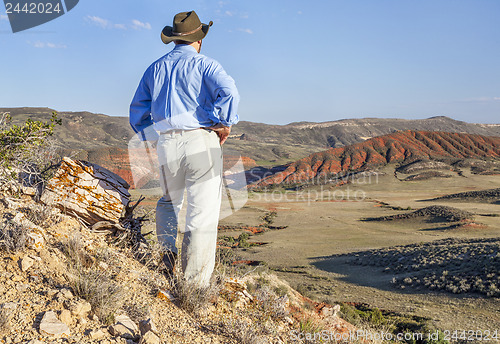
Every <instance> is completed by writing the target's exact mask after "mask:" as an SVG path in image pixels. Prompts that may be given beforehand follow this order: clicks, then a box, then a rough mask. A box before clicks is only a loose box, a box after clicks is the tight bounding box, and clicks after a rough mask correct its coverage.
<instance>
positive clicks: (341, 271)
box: [221, 166, 500, 331]
mask: <svg viewBox="0 0 500 344" xmlns="http://www.w3.org/2000/svg"><path fill="white" fill-rule="evenodd" d="M378 172H379V174H378V176H376V177H372V178H371V180H365V182H362V183H350V184H346V185H344V186H342V187H330V186H328V185H326V186H325V185H323V186H319V185H317V186H312V187H309V188H306V189H302V190H299V191H274V192H272V193H251V194H250V199H249V201H248V202H247V204H246V205H245V207H244V208H243V209H240V210H239V211H237V212H236V213H234V214H233V215H231V216H229V217H227V218H225V219H223V220H222V221H221V224H223V225H240V226H241V225H247V226H248V225H250V226H256V225H258V224H259V223H261V222H262V219H261V217H262V216H263V215H264V214H266V213H267V212H269V211H275V212H276V214H277V215H276V217H275V218H274V222H273V226H277V227H279V226H287V227H286V228H284V229H280V230H270V231H266V232H265V233H263V234H260V235H255V236H252V237H251V238H250V239H249V241H255V242H264V243H266V245H261V246H256V247H250V248H247V249H240V250H238V254H239V255H240V256H241V258H242V259H247V260H257V261H262V262H265V263H266V264H267V265H268V266H269V267H270V268H271V269H274V270H276V271H278V273H279V274H280V275H281V276H282V277H283V278H284V279H286V280H288V282H289V283H291V285H292V286H294V287H296V288H297V289H298V290H299V291H304V292H308V293H309V295H310V296H311V297H312V298H314V299H317V300H318V301H323V300H325V301H328V302H330V303H334V302H339V301H345V302H361V303H363V302H364V303H368V304H370V305H372V306H375V307H379V308H381V309H387V310H393V311H398V312H403V313H410V314H416V315H420V316H425V317H429V318H432V319H433V320H434V321H435V323H436V325H437V326H438V327H440V328H442V329H445V330H483V331H484V330H490V331H494V330H497V329H499V327H500V300H499V299H498V298H495V297H485V296H484V295H479V294H477V295H472V294H451V293H446V292H441V291H439V292H437V291H430V290H428V289H425V288H421V289H416V288H405V289H400V288H398V287H396V286H395V285H394V284H392V283H391V280H392V278H393V275H392V274H391V273H383V272H382V270H383V269H382V268H377V267H369V266H357V265H356V266H353V265H349V264H347V263H346V258H345V257H338V256H335V255H339V254H350V253H354V252H359V251H366V250H371V249H380V248H386V247H391V246H395V245H408V244H414V243H423V242H430V241H434V240H438V239H444V238H496V237H500V218H499V217H497V216H498V214H499V213H500V211H499V210H500V205H499V204H491V203H477V202H476V203H475V202H470V201H458V202H457V201H449V200H447V201H443V200H440V201H430V202H421V201H420V200H424V199H430V198H434V197H439V196H442V195H446V194H451V193H457V192H462V191H471V190H483V189H492V188H498V187H499V186H500V176H498V175H489V176H483V175H473V174H471V173H470V171H464V173H463V176H459V175H455V176H453V177H452V178H433V179H429V180H423V181H410V182H403V181H400V180H398V179H397V178H395V176H394V166H387V167H385V168H384V169H382V170H381V171H378ZM342 196H343V197H342ZM434 204H435V205H445V206H451V207H454V208H458V209H460V210H466V211H468V212H471V213H473V214H475V215H474V220H473V224H472V225H469V226H463V227H457V228H454V229H446V226H445V227H443V226H442V224H440V223H436V222H435V221H432V220H429V219H422V220H418V219H417V220H407V221H392V222H367V221H361V219H363V218H367V217H379V216H386V215H394V214H398V213H404V212H409V211H413V210H415V209H419V208H423V207H427V206H430V205H434ZM403 209H404V210H403ZM237 234H238V233H232V234H231V235H237ZM225 235H227V233H225ZM495 269H496V271H497V274H498V270H499V269H500V268H499V267H495Z"/></svg>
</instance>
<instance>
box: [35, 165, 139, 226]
mask: <svg viewBox="0 0 500 344" xmlns="http://www.w3.org/2000/svg"><path fill="white" fill-rule="evenodd" d="M129 187H130V186H129V184H128V183H127V182H126V181H125V180H123V179H122V178H121V177H120V176H118V175H116V174H115V173H113V172H111V171H109V170H107V169H105V168H104V167H101V166H99V165H96V164H92V163H89V162H86V161H83V160H73V159H70V158H68V157H64V158H63V161H62V163H61V166H60V167H59V169H58V170H57V172H56V174H55V175H54V177H53V178H52V179H50V180H49V181H48V182H47V185H46V188H45V191H44V193H43V195H42V197H41V201H42V202H43V203H44V204H47V205H53V206H55V207H57V208H59V209H60V210H62V211H63V212H65V213H67V214H68V215H76V216H78V217H80V218H82V219H83V220H84V221H86V222H87V223H88V224H89V225H93V224H95V223H97V222H99V221H110V222H112V223H118V220H119V218H120V216H121V213H122V211H123V210H124V208H125V206H126V205H127V204H128V202H129V199H130V193H129V192H128V189H129Z"/></svg>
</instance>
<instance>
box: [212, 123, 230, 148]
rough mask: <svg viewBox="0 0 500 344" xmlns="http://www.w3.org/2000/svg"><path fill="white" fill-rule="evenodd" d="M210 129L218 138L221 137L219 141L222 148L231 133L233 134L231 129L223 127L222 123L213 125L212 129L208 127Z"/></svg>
mask: <svg viewBox="0 0 500 344" xmlns="http://www.w3.org/2000/svg"><path fill="white" fill-rule="evenodd" d="M208 129H212V130H213V131H215V133H216V134H217V136H219V141H220V144H221V146H222V145H223V144H224V142H226V140H227V138H228V136H229V133H230V132H231V127H226V126H225V125H222V124H221V123H217V124H216V125H213V126H211V127H208Z"/></svg>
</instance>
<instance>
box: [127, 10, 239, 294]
mask: <svg viewBox="0 0 500 344" xmlns="http://www.w3.org/2000/svg"><path fill="white" fill-rule="evenodd" d="M212 24H213V23H212V22H211V21H210V23H209V24H208V25H207V24H202V23H201V22H200V19H199V18H198V16H197V14H196V13H195V12H194V11H190V12H182V13H178V14H176V15H175V17H174V22H173V26H172V27H171V26H166V27H165V28H164V29H163V31H162V33H161V39H162V41H163V43H165V44H169V43H170V42H172V41H173V42H174V43H175V47H174V49H173V50H172V51H170V52H169V53H167V54H166V55H165V56H163V57H161V58H160V59H158V60H157V61H156V62H154V63H153V64H152V65H151V66H149V68H148V69H147V70H146V72H145V73H144V76H143V77H142V80H141V82H140V84H139V87H138V88H137V91H136V93H135V96H134V99H133V100H132V103H131V105H130V124H131V126H132V128H133V129H134V131H135V132H136V133H138V134H140V137H141V139H142V140H155V139H156V137H155V134H156V132H160V135H159V139H158V142H157V152H158V159H159V163H160V183H161V186H162V188H163V193H164V195H163V197H162V198H160V200H159V201H158V203H157V207H156V232H157V236H158V240H159V242H160V243H161V244H162V246H163V247H164V248H165V250H166V252H167V254H166V255H165V256H164V262H165V265H166V266H167V268H168V269H169V270H171V271H173V268H174V262H175V257H177V248H176V246H175V241H176V237H177V226H178V216H179V211H180V209H181V208H182V203H183V198H184V191H185V190H186V191H187V214H186V227H185V229H184V238H183V241H182V249H181V263H182V271H183V272H184V278H185V279H186V280H187V281H188V282H192V283H193V284H195V285H197V286H198V287H207V286H208V285H209V281H210V277H211V275H212V272H213V269H214V266H215V250H216V242H217V225H218V220H219V211H220V204H221V191H222V149H221V145H222V144H223V143H224V142H225V141H226V139H227V137H228V136H229V133H230V131H231V126H232V125H234V124H236V123H237V122H238V115H237V108H238V102H239V95H238V91H237V89H236V86H235V83H234V80H233V79H232V78H231V77H230V76H229V75H227V74H226V72H225V71H224V69H223V68H222V67H221V65H220V64H219V63H218V62H217V61H215V60H213V59H211V58H208V57H206V56H204V55H202V54H200V51H201V45H202V39H203V38H204V37H205V36H206V34H207V32H208V30H209V28H210V26H212ZM152 128H154V129H155V130H151V129H152Z"/></svg>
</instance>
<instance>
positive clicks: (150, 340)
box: [139, 331, 161, 344]
mask: <svg viewBox="0 0 500 344" xmlns="http://www.w3.org/2000/svg"><path fill="white" fill-rule="evenodd" d="M160 343H161V342H160V338H159V337H158V336H157V335H156V334H154V333H153V332H151V331H149V332H146V333H145V334H144V335H143V336H142V338H141V340H140V341H139V344H160Z"/></svg>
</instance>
